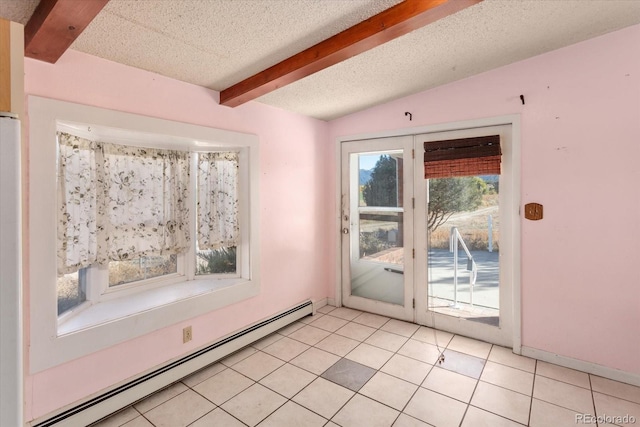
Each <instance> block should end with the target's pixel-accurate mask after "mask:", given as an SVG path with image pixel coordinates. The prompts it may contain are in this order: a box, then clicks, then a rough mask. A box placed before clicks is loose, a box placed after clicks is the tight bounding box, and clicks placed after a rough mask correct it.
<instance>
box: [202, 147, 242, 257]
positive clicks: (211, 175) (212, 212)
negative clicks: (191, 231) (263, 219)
mask: <svg viewBox="0 0 640 427" xmlns="http://www.w3.org/2000/svg"><path fill="white" fill-rule="evenodd" d="M238 230H239V226H238V153H235V152H216V153H199V154H198V249H200V250H207V249H219V248H222V247H233V246H237V244H238V236H239V232H238Z"/></svg>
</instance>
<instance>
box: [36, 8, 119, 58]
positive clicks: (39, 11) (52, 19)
mask: <svg viewBox="0 0 640 427" xmlns="http://www.w3.org/2000/svg"><path fill="white" fill-rule="evenodd" d="M108 2H109V0H82V1H79V0H41V1H40V3H39V4H38V6H37V7H36V10H35V11H34V12H33V15H32V16H31V18H30V19H29V22H27V25H26V26H25V27H24V54H25V56H27V57H29V58H34V59H39V60H41V61H46V62H50V63H52V64H54V63H55V62H56V61H57V60H58V59H59V58H60V57H61V56H62V54H63V53H65V52H66V50H67V49H68V48H69V46H71V44H72V43H73V42H74V41H75V39H76V38H78V36H79V35H80V34H81V33H82V32H83V31H84V29H85V28H87V25H89V23H90V22H91V21H93V18H95V17H96V15H97V14H98V13H100V11H101V10H102V8H103V7H104V6H105V5H106V4H107V3H108Z"/></svg>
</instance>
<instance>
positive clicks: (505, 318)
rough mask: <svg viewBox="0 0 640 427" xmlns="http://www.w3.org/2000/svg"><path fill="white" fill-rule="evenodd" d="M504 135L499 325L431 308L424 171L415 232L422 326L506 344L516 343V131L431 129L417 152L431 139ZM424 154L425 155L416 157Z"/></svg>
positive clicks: (418, 162) (420, 163) (417, 186)
mask: <svg viewBox="0 0 640 427" xmlns="http://www.w3.org/2000/svg"><path fill="white" fill-rule="evenodd" d="M489 135H500V145H501V148H502V157H503V161H502V173H501V178H500V196H499V197H500V229H501V232H500V251H499V252H498V254H499V257H500V279H499V307H500V324H499V326H493V325H487V324H484V323H481V322H473V321H469V320H467V319H465V318H463V317H457V316H450V315H446V314H441V313H436V312H433V311H428V310H427V307H428V299H427V294H428V292H427V286H428V280H427V277H428V276H427V274H428V266H427V264H428V255H427V228H426V217H427V197H426V196H427V180H425V179H424V177H423V176H422V174H416V176H415V182H414V191H415V198H416V213H415V217H416V223H415V228H414V231H415V233H416V260H418V261H417V262H416V269H415V271H416V273H415V280H416V287H417V289H416V320H417V323H419V324H421V325H426V326H430V327H436V328H438V329H443V330H445V331H448V332H453V333H458V334H463V335H468V336H470V337H472V338H476V339H480V340H482V341H487V342H491V343H493V344H499V345H502V346H505V347H511V346H512V345H513V311H512V310H511V306H512V304H513V298H512V296H511V291H512V284H513V274H512V265H513V261H512V258H513V256H514V249H513V240H512V239H513V233H512V231H513V229H512V225H511V224H512V222H514V221H516V220H517V219H518V207H519V204H518V203H515V204H514V203H513V199H512V195H513V191H512V190H513V182H512V180H511V176H512V170H511V169H512V165H511V163H512V162H511V149H512V145H513V144H512V142H511V137H512V131H511V125H500V126H483V127H476V128H472V129H463V130H452V131H445V132H430V133H426V134H419V135H417V136H416V152H418V151H419V152H420V153H422V152H423V143H424V142H429V141H439V140H449V139H459V138H472V137H477V136H489ZM416 157H421V156H416ZM418 166H422V168H424V166H423V160H422V159H421V158H420V159H418V158H417V159H416V168H418Z"/></svg>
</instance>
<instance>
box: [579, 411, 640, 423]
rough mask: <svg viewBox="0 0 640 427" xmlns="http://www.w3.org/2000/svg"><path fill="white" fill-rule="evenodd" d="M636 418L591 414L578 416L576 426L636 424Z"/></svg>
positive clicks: (631, 416) (627, 415)
mask: <svg viewBox="0 0 640 427" xmlns="http://www.w3.org/2000/svg"><path fill="white" fill-rule="evenodd" d="M635 423H636V417H634V416H633V415H629V414H626V415H607V414H602V415H598V416H595V415H591V414H576V424H598V425H603V424H618V425H624V424H635Z"/></svg>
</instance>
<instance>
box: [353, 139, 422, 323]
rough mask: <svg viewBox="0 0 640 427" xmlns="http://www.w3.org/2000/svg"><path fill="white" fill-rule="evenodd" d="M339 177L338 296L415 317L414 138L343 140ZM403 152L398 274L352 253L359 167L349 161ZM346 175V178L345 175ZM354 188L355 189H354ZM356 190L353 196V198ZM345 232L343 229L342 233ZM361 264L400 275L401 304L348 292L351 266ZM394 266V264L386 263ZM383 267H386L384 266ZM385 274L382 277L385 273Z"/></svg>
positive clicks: (404, 317) (406, 317)
mask: <svg viewBox="0 0 640 427" xmlns="http://www.w3.org/2000/svg"><path fill="white" fill-rule="evenodd" d="M341 149H342V152H341V162H342V169H341V178H340V180H341V181H342V183H343V185H342V187H341V194H342V196H341V208H340V217H341V220H340V221H341V222H340V223H341V230H342V235H341V245H340V248H341V253H342V258H341V266H342V268H341V270H342V273H343V275H342V283H343V284H344V285H345V286H343V287H342V293H341V298H342V301H343V302H344V303H345V304H348V305H349V307H352V308H357V309H360V310H364V311H371V312H376V313H379V314H381V315H385V316H390V317H394V318H397V319H402V320H407V321H411V322H413V321H415V311H414V309H413V304H412V302H413V298H414V288H413V283H414V280H413V269H414V263H413V257H412V249H413V247H414V243H413V236H414V233H413V223H414V218H413V213H414V210H413V208H412V202H411V201H412V197H413V175H414V173H413V171H414V162H413V159H412V157H411V152H412V150H413V138H412V137H411V136H399V137H385V138H375V139H368V140H358V141H343V143H342V144H341ZM400 150H401V151H402V152H403V159H404V161H403V168H402V171H403V174H402V175H403V176H402V177H401V179H402V182H403V188H404V191H403V193H402V195H403V203H402V211H403V212H404V214H403V224H404V226H403V230H404V232H403V245H402V249H403V254H404V257H403V259H404V267H403V271H402V275H401V276H398V275H397V274H396V273H392V272H385V271H382V269H383V268H384V266H385V265H384V264H381V263H379V262H374V261H371V260H369V261H367V260H364V259H360V255H359V254H354V253H353V249H354V246H356V245H357V246H359V233H360V227H359V224H360V217H359V215H360V210H361V209H362V208H361V207H360V206H359V189H358V183H359V177H358V175H359V173H358V172H359V168H354V167H353V165H352V164H351V159H352V157H351V155H352V154H359V153H369V152H373V153H384V152H392V151H396V152H397V151H400ZM346 177H348V178H346ZM354 188H355V190H354ZM354 191H355V198H354V194H353V193H354ZM345 232H346V233H345ZM356 266H357V267H358V268H364V269H365V270H369V271H378V273H376V277H378V279H380V278H381V277H383V276H384V275H387V276H388V275H392V276H395V277H394V278H393V280H396V279H399V278H400V277H401V278H402V284H403V290H404V292H403V298H402V304H392V303H389V302H384V301H379V300H375V299H369V298H364V297H362V296H356V295H354V294H352V293H351V283H352V274H353V272H352V271H351V269H352V267H356ZM388 266H389V267H393V265H388ZM385 270H387V269H386V268H385ZM387 276H384V277H387Z"/></svg>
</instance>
